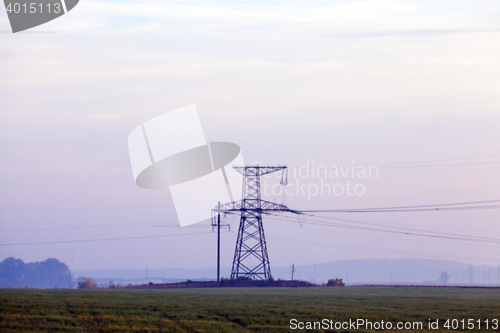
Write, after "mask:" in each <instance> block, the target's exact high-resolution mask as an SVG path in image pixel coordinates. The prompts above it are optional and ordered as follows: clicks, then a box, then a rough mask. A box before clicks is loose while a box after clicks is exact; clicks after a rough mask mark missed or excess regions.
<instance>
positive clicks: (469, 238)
mask: <svg viewBox="0 0 500 333" xmlns="http://www.w3.org/2000/svg"><path fill="white" fill-rule="evenodd" d="M271 215H273V216H279V215H275V214H271ZM316 217H317V216H316ZM283 218H285V219H279V218H274V219H275V220H281V221H287V222H290V220H289V219H290V217H288V216H283ZM287 218H288V220H287ZM323 218H329V217H323ZM330 219H335V218H330ZM335 220H339V221H343V222H352V223H359V224H366V225H373V226H375V227H383V228H392V229H401V230H386V229H380V228H374V227H363V226H355V225H354V226H353V225H347V224H340V223H331V222H325V221H318V220H308V221H302V223H304V224H312V225H319V226H328V227H338V228H345V229H355V230H368V231H376V232H386V233H394V234H403V235H411V236H420V237H430V238H442V239H452V240H462V241H470V242H483V243H484V242H488V243H495V244H496V243H500V239H496V238H485V237H475V236H467V235H459V234H451V233H442V232H433V231H426V230H419V229H412V228H403V227H393V226H387V225H381V224H375V223H369V222H361V221H355V220H346V219H335Z"/></svg>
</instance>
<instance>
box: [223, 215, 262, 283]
mask: <svg viewBox="0 0 500 333" xmlns="http://www.w3.org/2000/svg"><path fill="white" fill-rule="evenodd" d="M270 276H271V267H270V264H269V257H268V254H267V244H266V238H265V236H264V227H263V224H262V217H261V216H260V213H255V212H250V211H242V214H241V220H240V227H239V230H238V238H237V240H236V249H235V251H234V260H233V268H232V270H231V280H233V281H234V280H238V279H240V278H250V279H252V280H263V281H268V280H269V278H270Z"/></svg>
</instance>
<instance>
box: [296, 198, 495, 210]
mask: <svg viewBox="0 0 500 333" xmlns="http://www.w3.org/2000/svg"><path fill="white" fill-rule="evenodd" d="M489 203H500V200H486V201H468V202H456V203H445V204H432V205H418V206H393V207H372V208H354V209H322V210H300V212H304V213H379V212H393V211H398V212H399V211H429V210H462V209H484V208H488V209H491V208H500V204H499V205H489V206H475V207H451V206H467V205H481V204H489ZM448 207H450V208H448Z"/></svg>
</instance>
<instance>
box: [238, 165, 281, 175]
mask: <svg viewBox="0 0 500 333" xmlns="http://www.w3.org/2000/svg"><path fill="white" fill-rule="evenodd" d="M286 168H287V167H286V166H285V165H278V166H271V165H257V166H233V169H235V170H236V171H238V172H239V173H241V174H242V175H245V170H246V172H248V173H250V174H252V175H254V176H263V175H267V174H268V173H273V172H276V171H280V170H283V169H286Z"/></svg>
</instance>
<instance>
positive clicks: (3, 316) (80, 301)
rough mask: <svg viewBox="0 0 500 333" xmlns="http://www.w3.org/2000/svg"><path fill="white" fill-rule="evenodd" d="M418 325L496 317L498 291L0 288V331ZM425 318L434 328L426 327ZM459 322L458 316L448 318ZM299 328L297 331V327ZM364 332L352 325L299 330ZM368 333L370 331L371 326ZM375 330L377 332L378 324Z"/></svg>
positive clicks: (267, 329) (261, 329) (499, 312)
mask: <svg viewBox="0 0 500 333" xmlns="http://www.w3.org/2000/svg"><path fill="white" fill-rule="evenodd" d="M293 318H295V319H297V320H298V321H302V322H314V321H321V320H322V319H328V320H333V321H334V322H335V321H338V322H343V321H349V319H351V320H355V319H367V320H370V321H372V322H375V321H378V322H380V321H382V320H383V321H384V322H385V323H387V322H391V323H392V324H394V325H395V324H396V323H397V322H415V321H420V322H422V323H423V327H424V329H423V330H397V329H395V328H393V329H392V330H385V331H386V332H400V331H401V332H449V331H454V332H457V331H467V329H465V330H464V329H461V327H460V329H458V330H452V329H450V330H448V329H445V328H443V327H442V325H443V324H444V323H445V322H446V320H447V319H458V320H461V319H465V320H466V321H465V322H467V319H474V320H475V323H476V324H475V325H476V329H475V331H478V330H477V320H478V319H479V320H481V324H482V327H481V331H483V332H500V329H498V328H497V329H492V328H491V327H490V328H489V329H488V330H486V328H485V326H484V325H485V323H486V320H489V323H490V324H491V322H492V319H500V289H459V288H403V287H400V288H395V287H394V288H390V287H348V288H342V287H338V288H326V287H314V288H211V289H174V290H172V289H161V290H132V289H131V290H124V289H121V290H111V289H103V290H35V289H2V290H0V331H1V332H33V331H40V332H117V331H118V332H158V331H163V332H249V331H252V332H294V331H295V332H296V331H301V330H298V329H296V330H291V329H290V320H291V319H293ZM429 319H432V320H436V319H438V320H439V321H438V324H439V325H440V329H438V330H429V329H428V328H427V325H428V322H429ZM456 323H460V325H462V324H461V322H458V321H457V322H456ZM302 331H304V330H302ZM307 331H321V332H323V331H324V332H366V331H371V330H366V329H364V328H359V329H358V330H352V329H351V330H350V329H339V330H335V329H333V330H329V329H328V330H307ZM372 331H376V330H372ZM378 331H382V330H378Z"/></svg>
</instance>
